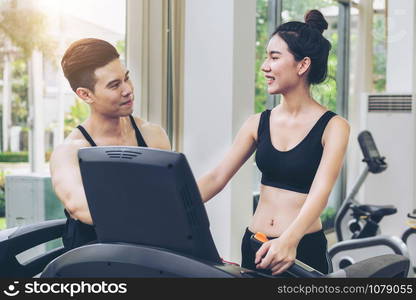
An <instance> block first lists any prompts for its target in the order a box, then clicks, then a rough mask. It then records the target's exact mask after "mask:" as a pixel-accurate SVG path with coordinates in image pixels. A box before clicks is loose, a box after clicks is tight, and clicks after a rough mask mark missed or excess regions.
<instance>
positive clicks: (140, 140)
mask: <svg viewBox="0 0 416 300" xmlns="http://www.w3.org/2000/svg"><path fill="white" fill-rule="evenodd" d="M129 117H130V122H131V125H132V126H133V128H134V131H135V133H136V139H137V145H138V146H139V147H147V144H146V142H145V141H144V139H143V136H142V134H141V133H140V130H139V128H138V127H137V125H136V122H135V121H134V118H133V116H132V115H129ZM77 128H78V129H79V130H80V131H81V133H82V135H83V136H84V137H85V139H86V140H87V141H88V142H89V143H90V145H91V146H92V147H96V146H97V144H96V143H95V142H94V140H93V139H92V137H91V136H90V135H89V134H88V132H87V131H86V130H85V128H84V127H83V126H81V125H78V126H77Z"/></svg>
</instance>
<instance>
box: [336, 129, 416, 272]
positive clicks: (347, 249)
mask: <svg viewBox="0 0 416 300" xmlns="http://www.w3.org/2000/svg"><path fill="white" fill-rule="evenodd" d="M358 142H359V145H360V148H361V151H362V153H363V156H364V159H363V162H365V163H366V165H365V168H364V170H363V171H362V173H361V175H360V176H359V178H358V180H357V182H356V183H355V184H354V186H353V188H352V190H351V192H350V193H349V194H348V196H347V198H346V199H345V200H344V201H343V203H342V205H341V207H340V209H339V210H338V213H337V215H336V217H335V232H336V235H337V239H338V241H339V242H338V243H336V244H335V245H334V246H333V247H331V248H330V249H329V256H330V258H331V260H332V265H333V269H334V270H338V269H340V268H345V267H347V266H349V265H352V264H355V263H356V262H358V261H361V260H363V259H366V258H368V257H370V256H375V255H382V254H400V255H403V256H405V257H409V252H408V249H407V247H406V245H405V244H404V243H403V241H402V240H401V239H400V238H399V237H395V236H386V235H380V229H379V222H380V221H381V220H382V219H383V218H384V217H385V216H388V215H392V214H394V213H396V212H397V209H396V208H395V207H394V206H392V205H363V204H361V203H359V202H358V201H356V200H355V197H356V195H357V193H358V191H359V189H360V187H361V186H362V184H363V183H364V181H365V179H366V178H367V176H368V174H369V173H373V174H378V173H381V172H383V171H384V170H386V168H387V163H386V162H385V157H381V156H380V153H379V151H378V149H377V147H376V144H375V142H374V139H373V137H372V135H371V133H370V132H369V131H363V132H361V133H360V134H359V135H358ZM412 274H413V272H412V271H410V272H409V276H411V275H412Z"/></svg>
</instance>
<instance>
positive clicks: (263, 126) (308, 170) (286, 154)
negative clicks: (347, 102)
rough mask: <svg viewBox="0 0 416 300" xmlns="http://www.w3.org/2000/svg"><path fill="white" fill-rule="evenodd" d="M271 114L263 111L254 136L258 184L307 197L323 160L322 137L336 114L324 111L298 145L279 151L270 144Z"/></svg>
mask: <svg viewBox="0 0 416 300" xmlns="http://www.w3.org/2000/svg"><path fill="white" fill-rule="evenodd" d="M270 112H271V111H270V110H265V111H264V112H262V114H261V117H260V122H259V127H258V133H257V151H256V164H257V167H258V168H259V169H260V171H261V172H262V177H261V183H262V184H263V185H268V186H273V187H277V188H281V189H285V190H290V191H295V192H299V193H304V194H308V193H309V190H310V188H311V185H312V182H313V179H314V178H315V174H316V171H317V170H318V167H319V163H320V161H321V158H322V153H323V147H322V143H321V140H322V135H323V133H324V130H325V128H326V125H327V124H328V122H329V120H330V119H331V118H332V117H333V116H335V115H336V114H335V113H334V112H332V111H326V112H325V113H324V114H323V115H322V116H321V117H320V118H319V120H318V121H317V122H316V123H315V125H314V126H313V127H312V129H311V130H310V131H309V133H308V134H307V136H306V137H305V138H304V139H303V140H302V141H301V142H300V143H299V144H297V145H296V146H295V147H294V148H292V149H290V150H288V151H279V150H277V149H276V148H275V147H274V146H273V144H272V142H271V137H270Z"/></svg>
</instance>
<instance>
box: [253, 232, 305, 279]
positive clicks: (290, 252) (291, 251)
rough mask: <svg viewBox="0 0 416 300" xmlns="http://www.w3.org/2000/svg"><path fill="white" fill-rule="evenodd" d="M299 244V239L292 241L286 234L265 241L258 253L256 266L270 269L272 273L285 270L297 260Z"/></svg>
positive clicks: (275, 273)
mask: <svg viewBox="0 0 416 300" xmlns="http://www.w3.org/2000/svg"><path fill="white" fill-rule="evenodd" d="M298 244H299V241H292V240H291V239H289V238H285V237H284V235H282V236H281V237H279V238H277V239H273V240H271V241H268V242H265V243H264V244H263V245H262V246H261V247H260V249H259V250H258V251H257V253H256V259H255V261H254V263H255V264H256V268H258V269H270V270H271V271H272V275H277V274H280V273H283V272H285V271H286V270H287V269H288V268H289V267H290V266H291V265H292V264H293V263H294V262H295V258H296V249H297V246H298ZM266 253H267V254H266ZM264 255H266V256H264ZM263 256H264V257H263Z"/></svg>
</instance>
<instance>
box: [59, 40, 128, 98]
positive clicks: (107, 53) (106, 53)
mask: <svg viewBox="0 0 416 300" xmlns="http://www.w3.org/2000/svg"><path fill="white" fill-rule="evenodd" d="M119 57H120V55H119V54H118V52H117V50H116V48H115V47H114V46H113V45H111V44H110V43H109V42H106V41H103V40H100V39H94V38H87V39H81V40H78V41H75V42H73V43H72V44H71V45H70V46H69V48H68V49H67V50H66V51H65V54H64V56H63V58H62V61H61V66H62V70H63V72H64V75H65V77H66V79H68V81H69V84H70V85H71V88H72V90H73V91H74V92H75V91H76V89H77V88H79V87H84V88H88V89H89V90H91V91H92V92H94V87H95V84H96V81H97V80H96V78H95V75H94V72H95V70H96V69H98V68H101V67H103V66H105V65H106V64H108V63H109V62H111V61H113V60H114V59H117V58H119Z"/></svg>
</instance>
